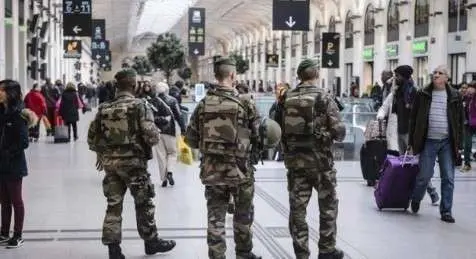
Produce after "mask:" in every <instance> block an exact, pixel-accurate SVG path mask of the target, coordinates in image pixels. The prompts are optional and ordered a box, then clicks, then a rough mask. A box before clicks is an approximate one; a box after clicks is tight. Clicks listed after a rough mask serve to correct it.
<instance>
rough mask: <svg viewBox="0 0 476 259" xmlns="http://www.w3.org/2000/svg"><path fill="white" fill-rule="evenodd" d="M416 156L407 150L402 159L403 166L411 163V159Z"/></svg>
mask: <svg viewBox="0 0 476 259" xmlns="http://www.w3.org/2000/svg"><path fill="white" fill-rule="evenodd" d="M414 158H415V157H414V156H411V155H409V154H408V151H406V152H405V154H404V155H403V158H402V159H401V160H402V167H404V166H405V165H408V164H410V163H411V161H412V160H413V159H414Z"/></svg>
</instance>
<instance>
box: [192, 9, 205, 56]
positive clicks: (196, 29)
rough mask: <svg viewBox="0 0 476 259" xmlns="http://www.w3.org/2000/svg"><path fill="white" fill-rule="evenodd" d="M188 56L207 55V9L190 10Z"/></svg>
mask: <svg viewBox="0 0 476 259" xmlns="http://www.w3.org/2000/svg"><path fill="white" fill-rule="evenodd" d="M188 54H189V55H190V56H203V55H205V8H189V9H188Z"/></svg>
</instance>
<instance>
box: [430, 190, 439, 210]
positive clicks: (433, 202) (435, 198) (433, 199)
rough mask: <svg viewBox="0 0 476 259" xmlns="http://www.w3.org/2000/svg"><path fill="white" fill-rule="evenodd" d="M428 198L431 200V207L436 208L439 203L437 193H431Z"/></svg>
mask: <svg viewBox="0 0 476 259" xmlns="http://www.w3.org/2000/svg"><path fill="white" fill-rule="evenodd" d="M430 198H431V205H433V206H437V205H438V202H439V201H440V196H439V195H438V193H437V192H436V191H435V192H433V193H432V194H430Z"/></svg>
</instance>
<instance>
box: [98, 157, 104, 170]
mask: <svg viewBox="0 0 476 259" xmlns="http://www.w3.org/2000/svg"><path fill="white" fill-rule="evenodd" d="M102 163H103V158H102V156H101V155H99V154H98V155H97V157H96V169H97V170H98V171H99V172H101V171H103V170H104V166H103V164H102Z"/></svg>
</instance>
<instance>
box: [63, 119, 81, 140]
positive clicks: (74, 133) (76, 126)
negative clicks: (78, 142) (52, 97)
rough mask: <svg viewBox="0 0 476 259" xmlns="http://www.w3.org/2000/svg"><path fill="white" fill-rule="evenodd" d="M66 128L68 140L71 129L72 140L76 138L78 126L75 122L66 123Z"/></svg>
mask: <svg viewBox="0 0 476 259" xmlns="http://www.w3.org/2000/svg"><path fill="white" fill-rule="evenodd" d="M66 125H67V126H68V138H69V139H71V128H73V137H74V139H77V138H78V124H77V122H68V123H66Z"/></svg>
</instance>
